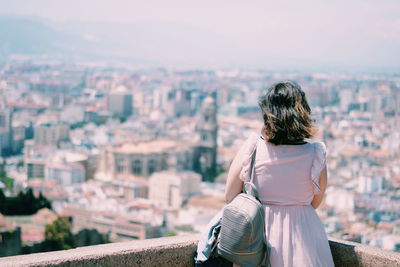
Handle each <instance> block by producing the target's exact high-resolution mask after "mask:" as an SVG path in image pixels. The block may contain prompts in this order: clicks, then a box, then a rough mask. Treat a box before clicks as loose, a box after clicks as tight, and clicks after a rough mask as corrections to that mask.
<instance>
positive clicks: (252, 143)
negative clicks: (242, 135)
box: [239, 133, 258, 182]
mask: <svg viewBox="0 0 400 267" xmlns="http://www.w3.org/2000/svg"><path fill="white" fill-rule="evenodd" d="M257 140H258V135H257V134H256V133H252V134H251V135H250V136H249V138H247V140H246V142H245V143H244V145H243V146H244V160H243V164H242V170H241V171H240V175H239V178H240V180H242V181H243V182H248V181H249V180H250V173H251V169H250V167H251V166H250V165H251V156H252V155H253V152H254V150H255V149H256V147H257Z"/></svg>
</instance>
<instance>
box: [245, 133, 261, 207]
mask: <svg viewBox="0 0 400 267" xmlns="http://www.w3.org/2000/svg"><path fill="white" fill-rule="evenodd" d="M258 140H259V138H258V139H257V142H256V144H255V148H254V151H253V154H252V155H251V163H250V180H249V181H248V182H244V183H243V188H242V191H243V192H244V193H246V194H249V195H252V196H253V197H255V198H257V199H258V190H257V188H256V186H255V185H254V165H255V162H256V155H257V146H258Z"/></svg>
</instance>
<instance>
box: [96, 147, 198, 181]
mask: <svg viewBox="0 0 400 267" xmlns="http://www.w3.org/2000/svg"><path fill="white" fill-rule="evenodd" d="M193 154H194V147H193V146H192V145H191V144H186V143H184V142H179V141H175V140H163V139H159V140H153V141H148V142H139V143H124V144H121V145H115V146H113V145H111V146H108V147H106V148H105V149H103V151H102V152H101V154H100V161H99V171H98V173H97V174H96V178H99V179H100V180H111V179H116V178H129V177H132V178H135V177H138V176H139V177H149V176H150V175H151V174H153V173H154V172H158V171H162V170H166V169H168V168H172V167H176V168H179V169H183V170H190V169H192V167H193Z"/></svg>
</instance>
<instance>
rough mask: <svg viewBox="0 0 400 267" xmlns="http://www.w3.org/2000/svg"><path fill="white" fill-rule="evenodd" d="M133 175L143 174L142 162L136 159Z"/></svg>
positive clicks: (133, 165)
mask: <svg viewBox="0 0 400 267" xmlns="http://www.w3.org/2000/svg"><path fill="white" fill-rule="evenodd" d="M132 173H133V174H135V175H141V174H142V161H141V160H140V159H136V160H134V161H133V163H132Z"/></svg>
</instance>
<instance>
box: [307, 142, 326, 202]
mask: <svg viewBox="0 0 400 267" xmlns="http://www.w3.org/2000/svg"><path fill="white" fill-rule="evenodd" d="M325 166H326V146H325V144H324V143H323V142H315V143H314V159H313V163H312V167H311V178H312V182H313V185H314V194H315V195H318V194H319V193H321V189H320V186H319V179H318V178H319V176H320V174H321V171H322V170H323V169H324V168H325Z"/></svg>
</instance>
